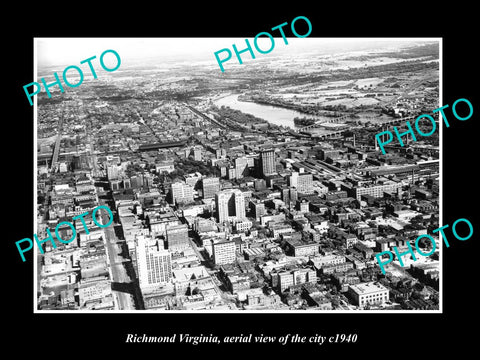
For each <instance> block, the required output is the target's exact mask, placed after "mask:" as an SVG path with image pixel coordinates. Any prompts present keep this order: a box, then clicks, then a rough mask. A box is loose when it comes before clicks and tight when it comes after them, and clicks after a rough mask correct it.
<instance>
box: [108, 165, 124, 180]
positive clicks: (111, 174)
mask: <svg viewBox="0 0 480 360" xmlns="http://www.w3.org/2000/svg"><path fill="white" fill-rule="evenodd" d="M120 170H121V167H120V166H117V165H108V166H107V177H108V180H116V179H118V178H119V176H120Z"/></svg>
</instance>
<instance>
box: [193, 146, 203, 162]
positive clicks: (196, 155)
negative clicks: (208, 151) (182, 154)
mask: <svg viewBox="0 0 480 360" xmlns="http://www.w3.org/2000/svg"><path fill="white" fill-rule="evenodd" d="M193 160H195V161H202V148H199V147H194V148H193Z"/></svg>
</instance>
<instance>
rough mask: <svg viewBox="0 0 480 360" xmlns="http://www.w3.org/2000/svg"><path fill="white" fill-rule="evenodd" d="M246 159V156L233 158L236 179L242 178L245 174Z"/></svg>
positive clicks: (246, 168) (246, 167)
mask: <svg viewBox="0 0 480 360" xmlns="http://www.w3.org/2000/svg"><path fill="white" fill-rule="evenodd" d="M247 170H248V159H247V158H246V157H239V158H236V159H235V177H236V178H237V179H241V178H243V177H244V176H245V175H246V174H247Z"/></svg>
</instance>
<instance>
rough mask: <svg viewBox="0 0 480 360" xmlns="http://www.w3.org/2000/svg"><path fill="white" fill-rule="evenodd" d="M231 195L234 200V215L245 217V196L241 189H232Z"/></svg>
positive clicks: (239, 217)
mask: <svg viewBox="0 0 480 360" xmlns="http://www.w3.org/2000/svg"><path fill="white" fill-rule="evenodd" d="M233 197H234V202H235V217H236V218H237V219H244V218H245V198H244V197H243V193H242V191H241V190H238V189H236V190H234V191H233Z"/></svg>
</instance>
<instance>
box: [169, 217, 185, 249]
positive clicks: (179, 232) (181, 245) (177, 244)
mask: <svg viewBox="0 0 480 360" xmlns="http://www.w3.org/2000/svg"><path fill="white" fill-rule="evenodd" d="M167 244H168V250H169V251H181V250H184V249H186V248H188V247H190V242H189V241H188V226H187V225H185V224H182V225H173V226H167Z"/></svg>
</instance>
